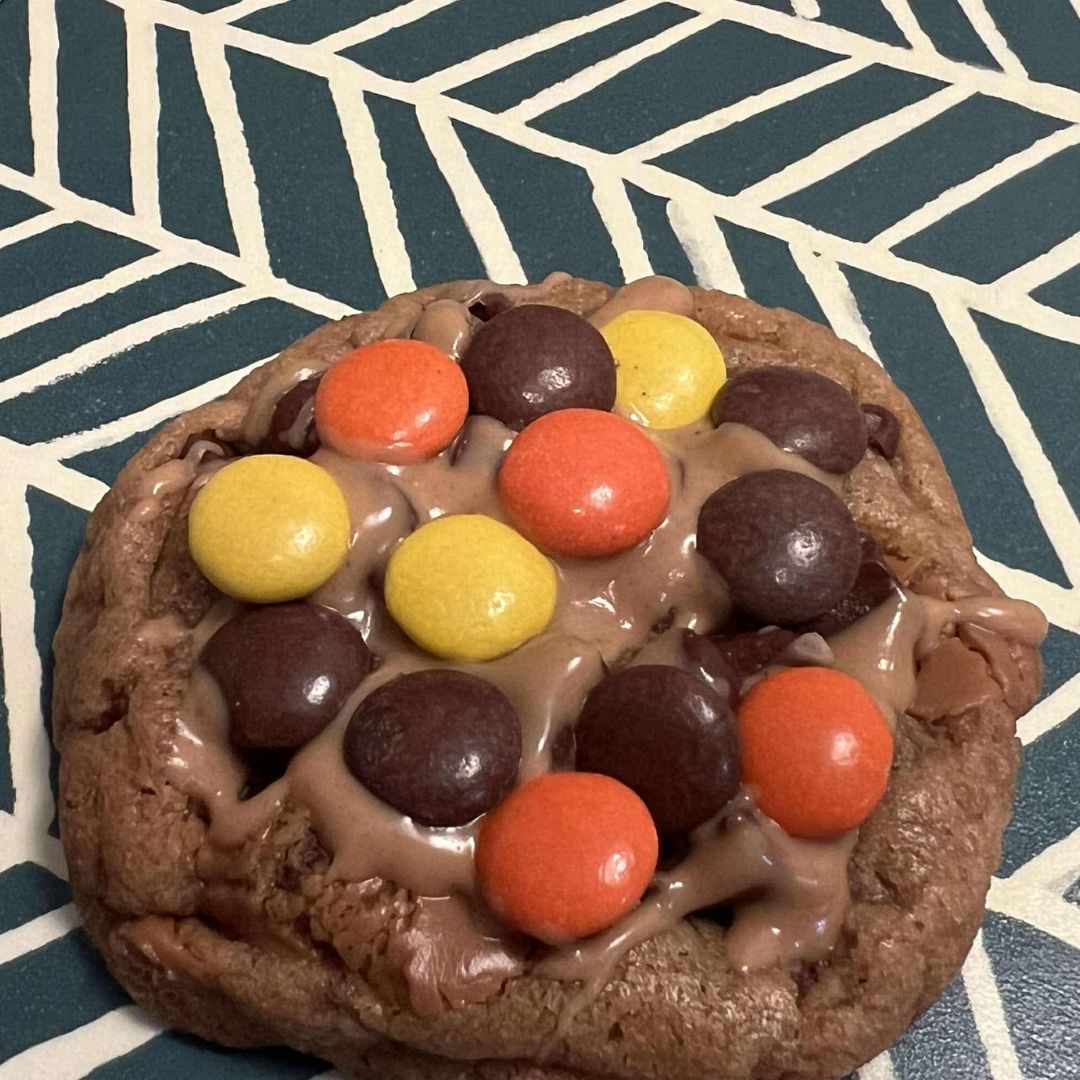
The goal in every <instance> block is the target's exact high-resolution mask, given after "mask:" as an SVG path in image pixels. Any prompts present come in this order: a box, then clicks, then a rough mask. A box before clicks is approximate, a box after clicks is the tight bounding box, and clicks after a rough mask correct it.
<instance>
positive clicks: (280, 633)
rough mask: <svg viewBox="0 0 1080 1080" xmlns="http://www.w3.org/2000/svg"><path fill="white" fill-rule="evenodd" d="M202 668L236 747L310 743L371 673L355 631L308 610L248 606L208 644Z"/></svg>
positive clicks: (329, 614)
mask: <svg viewBox="0 0 1080 1080" xmlns="http://www.w3.org/2000/svg"><path fill="white" fill-rule="evenodd" d="M202 662H203V664H205V665H206V668H207V670H208V671H209V672H210V674H211V675H213V676H214V678H215V679H216V680H217V683H218V685H219V686H220V687H221V692H222V693H223V694H224V695H225V701H226V703H227V705H228V708H229V737H230V739H231V740H232V742H233V743H234V744H235V745H236V746H241V747H250V748H258V749H283V748H289V747H296V746H302V745H303V744H304V743H306V742H308V741H309V740H310V739H313V738H314V737H315V736H316V735H318V734H319V732H320V731H322V729H323V728H324V727H326V725H327V724H329V723H330V721H331V720H333V719H334V717H335V716H336V715H337V714H338V712H339V710H340V709H341V707H342V706H343V705H344V704H345V699H346V698H347V697H348V696H349V695H350V694H351V693H352V692H353V690H355V689H356V687H357V686H359V685H360V681H361V680H362V679H363V678H364V676H365V675H367V673H368V672H369V671H370V670H371V665H372V657H371V653H370V652H369V651H368V647H367V645H365V644H364V639H363V638H362V637H361V636H360V632H359V631H358V630H357V629H356V628H355V627H354V626H353V625H352V623H351V622H349V620H348V619H346V618H345V617H344V616H342V615H339V614H338V613H337V612H336V611H331V610H330V609H329V608H325V607H318V606H316V605H314V604H278V605H275V606H274V607H262V608H254V609H252V610H250V611H245V612H242V613H241V614H240V615H237V616H236V617H235V618H232V619H230V620H229V621H228V622H227V623H225V625H224V626H222V627H221V628H220V629H219V630H218V631H217V632H216V633H215V634H214V636H213V637H212V638H211V639H210V640H209V641H208V642H207V643H206V647H205V648H204V649H203V653H202Z"/></svg>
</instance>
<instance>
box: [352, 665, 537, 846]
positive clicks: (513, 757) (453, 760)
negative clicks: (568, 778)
mask: <svg viewBox="0 0 1080 1080" xmlns="http://www.w3.org/2000/svg"><path fill="white" fill-rule="evenodd" d="M344 753H345V763H346V764H347V765H348V767H349V769H350V770H351V771H352V774H353V775H354V776H355V777H356V778H357V780H359V781H360V783H361V784H363V785H364V787H366V788H367V789H368V790H369V791H371V792H372V794H374V795H377V796H378V797H379V798H380V799H382V800H383V802H385V803H389V804H390V805H391V806H392V807H394V809H395V810H399V811H400V812H401V813H403V814H405V815H406V816H408V817H410V818H412V819H413V820H414V821H416V822H418V823H419V824H421V825H430V826H453V825H465V824H467V823H468V822H470V821H472V820H473V819H474V818H477V817H479V816H480V815H481V814H483V813H486V812H487V811H488V810H490V809H491V808H492V807H493V806H495V805H497V804H498V803H499V802H501V801H502V800H503V798H505V796H506V795H507V793H508V792H509V791H510V789H511V788H512V787H513V786H514V782H515V780H516V779H517V771H518V766H519V765H520V763H521V722H520V721H519V720H518V715H517V713H516V712H515V710H514V706H513V705H511V704H510V701H509V700H508V699H507V697H506V695H505V694H503V692H502V691H501V690H499V689H498V688H497V687H495V686H493V685H492V684H491V683H489V682H488V681H487V680H486V679H481V678H479V677H478V676H476V675H469V674H467V673H466V672H463V671H448V670H445V669H441V668H439V669H431V670H428V671H416V672H413V673H412V674H409V675H400V676H398V677H397V678H396V679H393V680H391V681H390V682H388V683H385V684H384V685H383V686H380V687H379V688H378V689H377V690H375V691H373V692H372V693H371V694H369V695H368V696H367V697H366V698H364V700H363V701H362V702H360V705H359V707H358V708H357V710H356V712H355V713H354V714H353V717H352V719H351V720H350V721H349V726H348V728H347V729H346V732H345V747H344Z"/></svg>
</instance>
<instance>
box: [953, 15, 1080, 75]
mask: <svg viewBox="0 0 1080 1080" xmlns="http://www.w3.org/2000/svg"><path fill="white" fill-rule="evenodd" d="M958 3H959V4H960V8H961V10H962V11H963V12H964V14H965V15H966V16H967V19H968V22H969V23H971V25H972V26H973V27H974V29H975V33H976V34H978V35H979V37H980V38H981V39H982V43H983V44H984V45H985V46H986V51H987V52H988V53H990V55H991V56H992V57H993V58H994V60H995V61H996V62H997V65H998V66H999V67H1000V68H1001V69H1002V71H1004V72H1005V74H1006V75H1013V76H1016V77H1018V78H1021V79H1026V78H1027V77H1028V73H1027V71H1026V70H1025V69H1024V65H1023V64H1022V63H1021V62H1020V58H1019V57H1018V56H1017V55H1016V53H1014V52H1013V51H1012V49H1011V48H1010V47H1009V43H1008V41H1006V39H1005V35H1004V34H1002V32H1001V31H1000V30H999V29H998V28H997V23H995V22H994V19H993V16H992V15H991V14H990V12H989V11H987V10H986V4H985V3H983V0H958ZM1077 14H1080V12H1078V13H1077Z"/></svg>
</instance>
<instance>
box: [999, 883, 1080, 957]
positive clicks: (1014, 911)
mask: <svg viewBox="0 0 1080 1080" xmlns="http://www.w3.org/2000/svg"><path fill="white" fill-rule="evenodd" d="M1075 876H1076V873H1075V871H1074V880H1075ZM1015 878H1016V875H1015V874H1014V875H1013V877H1011V878H1005V879H1002V878H994V879H993V881H991V882H990V894H989V896H987V898H986V906H987V907H988V908H989V909H990V910H991V911H996V912H998V913H999V914H1000V915H1008V916H1009V917H1010V918H1013V919H1020V920H1021V921H1022V922H1026V923H1027V924H1028V925H1029V926H1033V927H1034V928H1035V929H1036V930H1041V931H1042V932H1043V933H1044V934H1049V935H1050V936H1051V937H1054V938H1057V939H1058V941H1061V942H1064V944H1066V945H1071V946H1072V947H1073V948H1074V949H1080V908H1078V907H1077V906H1076V905H1075V904H1070V903H1069V901H1068V900H1064V899H1062V897H1060V896H1054V895H1053V894H1052V893H1050V892H1048V891H1047V890H1046V889H1041V888H1038V887H1034V888H1032V887H1028V886H1024V885H1022V884H1020V883H1019V882H1017V881H1016V880H1015Z"/></svg>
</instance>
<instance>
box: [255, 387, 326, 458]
mask: <svg viewBox="0 0 1080 1080" xmlns="http://www.w3.org/2000/svg"><path fill="white" fill-rule="evenodd" d="M321 381H322V375H312V376H311V377H310V378H308V379H304V380H303V381H302V382H298V383H297V384H296V385H295V386H294V387H293V388H292V389H291V390H289V391H288V392H287V393H285V394H282V396H281V398H280V399H279V401H278V403H277V404H276V405H275V406H274V412H273V414H272V415H271V417H270V427H269V429H268V430H267V432H266V436H265V437H264V439H263V441H262V442H261V443H260V444H259V447H258V449H259V453H261V454H293V455H295V456H297V457H310V456H311V455H312V454H314V453H315V451H316V450H318V449H319V433H318V432H317V431H316V430H315V412H314V409H312V408H311V401H312V398H314V397H315V391H316V390H318V388H319V383H320V382H321ZM301 412H304V413H305V415H304V416H303V417H301ZM298 421H299V422H298Z"/></svg>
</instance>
